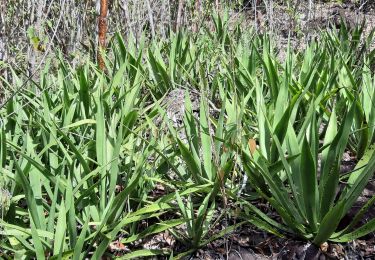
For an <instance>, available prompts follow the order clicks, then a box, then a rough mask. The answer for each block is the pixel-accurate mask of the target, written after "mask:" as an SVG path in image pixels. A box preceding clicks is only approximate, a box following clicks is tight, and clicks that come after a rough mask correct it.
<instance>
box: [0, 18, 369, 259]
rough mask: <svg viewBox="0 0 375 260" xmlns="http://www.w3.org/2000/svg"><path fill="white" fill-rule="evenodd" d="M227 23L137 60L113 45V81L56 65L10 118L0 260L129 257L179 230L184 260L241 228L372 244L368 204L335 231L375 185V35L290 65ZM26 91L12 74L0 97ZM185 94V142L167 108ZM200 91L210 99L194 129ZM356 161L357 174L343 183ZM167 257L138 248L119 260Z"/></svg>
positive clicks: (109, 74) (323, 48) (88, 68)
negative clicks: (139, 244)
mask: <svg viewBox="0 0 375 260" xmlns="http://www.w3.org/2000/svg"><path fill="white" fill-rule="evenodd" d="M226 19H227V18H226V17H225V16H224V17H223V18H220V17H214V18H213V24H214V27H215V32H212V31H210V30H209V29H208V28H207V34H205V36H204V35H202V34H198V35H194V37H191V36H190V35H189V33H184V32H180V33H178V34H175V35H172V36H171V38H170V39H169V40H168V41H156V40H155V41H152V42H150V43H146V42H145V41H144V40H141V41H138V42H137V45H136V44H135V43H136V41H135V40H132V39H129V40H128V42H127V43H125V42H124V40H123V38H122V37H121V36H119V35H117V36H116V37H115V38H114V39H113V42H112V43H111V48H112V49H111V53H110V54H109V57H108V58H107V59H106V61H105V62H106V68H107V71H106V73H103V72H101V71H99V70H98V69H97V67H96V66H95V65H94V64H92V63H91V62H90V61H87V63H86V64H85V65H84V66H82V67H80V68H78V69H74V68H71V67H70V66H69V65H68V64H66V63H64V61H63V60H62V59H61V60H60V66H59V69H58V70H57V71H53V70H52V69H50V68H49V67H48V65H47V66H46V68H45V69H44V70H43V71H42V72H41V77H40V82H32V83H30V84H29V85H28V87H27V88H25V89H24V90H23V91H22V92H20V93H19V94H18V95H16V96H14V97H13V98H12V99H11V100H9V102H7V103H6V104H5V106H4V107H2V108H1V110H0V114H1V118H2V121H1V122H2V125H1V134H0V148H1V149H0V155H1V156H0V165H1V174H2V175H3V176H5V177H4V178H5V180H6V182H7V188H8V190H9V191H10V192H11V194H12V198H11V201H10V205H9V209H8V210H7V212H6V214H5V215H4V216H3V219H2V220H1V222H0V226H1V231H0V232H1V235H2V238H1V241H0V247H1V249H2V250H3V252H6V254H8V255H10V256H14V257H18V258H28V257H36V258H37V259H45V258H46V257H52V258H62V257H65V258H73V259H83V258H87V257H91V258H94V259H98V258H100V257H102V256H103V255H107V256H112V257H113V256H114V255H113V254H114V253H112V252H111V251H110V250H109V246H110V244H111V243H112V242H113V241H119V242H121V243H122V244H124V245H126V246H129V247H131V246H132V245H133V246H134V243H133V242H135V241H138V240H139V239H142V238H145V237H147V236H152V235H153V234H156V233H160V232H164V231H165V230H169V231H170V234H172V235H173V236H174V237H175V238H176V239H177V240H178V241H180V243H182V244H184V245H185V246H186V248H187V249H188V251H187V252H184V253H182V254H180V255H178V256H177V258H180V257H182V256H183V255H185V254H187V253H191V252H193V251H194V250H196V249H198V248H199V247H202V246H204V245H206V244H207V243H210V242H211V241H212V240H213V239H216V238H219V237H220V236H223V235H225V234H227V233H228V232H231V231H233V230H234V229H235V228H237V227H238V226H240V225H242V224H243V223H246V222H250V223H253V224H256V225H257V226H258V227H260V228H263V229H265V230H267V231H269V232H272V233H274V234H278V235H283V234H293V235H296V236H299V237H302V238H305V239H308V240H311V241H313V242H314V243H316V244H320V243H322V242H324V241H326V240H333V241H348V240H351V239H354V238H356V237H360V236H363V235H365V234H366V233H368V232H371V231H373V230H374V229H375V222H374V221H375V220H371V221H370V222H368V223H367V224H365V225H364V226H362V227H360V228H359V229H353V228H356V227H357V226H356V225H357V224H358V222H359V221H360V220H361V217H362V216H363V214H364V213H365V211H366V210H367V209H368V208H370V207H371V206H372V204H373V203H374V201H375V198H374V197H373V198H371V199H370V200H369V201H368V203H367V204H366V205H364V206H363V208H362V209H361V210H360V211H359V212H358V214H357V215H356V217H355V218H354V219H353V221H352V223H351V224H350V225H349V226H346V227H345V228H344V229H342V230H337V227H338V224H339V222H340V220H341V219H342V218H343V217H344V216H345V214H346V213H347V212H348V210H349V209H350V208H351V207H352V205H353V203H354V202H355V201H356V199H357V197H358V196H359V195H360V194H361V192H362V191H363V189H364V187H365V185H366V184H367V183H368V180H369V178H371V177H372V176H373V173H374V171H375V154H374V153H373V151H374V148H373V146H372V145H373V143H374V138H375V137H374V136H375V133H374V129H375V128H374V123H375V106H374V105H373V99H374V97H375V88H374V86H375V78H374V77H373V75H371V69H370V68H369V67H370V66H373V65H374V52H369V51H368V47H369V46H370V44H371V43H372V35H370V36H369V37H368V38H366V41H363V40H362V39H363V37H361V34H362V29H363V27H358V28H357V29H356V30H355V31H353V32H349V31H348V30H347V29H346V28H345V26H344V25H343V27H342V29H341V30H340V31H339V32H326V33H323V32H322V36H321V37H322V38H321V41H320V42H319V43H317V42H312V43H311V44H310V45H309V46H308V47H307V48H306V49H305V50H301V51H300V52H293V51H291V50H289V51H288V54H287V56H286V58H285V61H284V63H281V62H280V61H279V59H278V58H276V55H275V54H274V49H273V47H272V46H273V44H272V38H270V37H268V36H266V35H252V34H249V33H243V32H241V30H240V29H239V28H236V30H235V31H234V32H230V31H229V30H228V28H227V22H226ZM21 81H22V78H20V77H19V76H18V75H17V74H16V73H13V75H12V82H5V81H4V83H5V84H9V85H13V86H20V85H22V82H21ZM175 88H184V89H186V95H185V101H184V106H185V116H184V119H183V123H182V125H183V126H182V127H181V128H176V127H175V126H174V125H173V124H172V122H171V120H169V119H168V115H167V113H166V107H165V106H164V105H162V104H163V102H162V100H163V99H164V98H165V97H166V95H167V93H168V92H170V91H171V90H172V89H175ZM190 91H195V92H198V93H200V101H199V112H198V116H197V115H196V114H197V113H196V112H195V111H193V106H192V104H191V100H190V98H189V92H190ZM213 111H215V112H213ZM158 118H161V119H162V120H161V124H162V125H161V126H160V125H158V124H157V123H156V122H157V121H159V120H157V119H158ZM321 126H324V127H323V128H324V131H320V130H319V129H320V128H321ZM182 132H183V133H184V135H185V136H186V138H182V137H181V133H182ZM249 140H251V141H252V142H251V143H252V144H254V141H255V140H256V141H257V143H258V147H254V145H252V147H251V148H249V146H248V143H249ZM348 151H349V152H350V153H352V154H355V155H356V156H357V158H358V159H360V161H359V162H358V164H357V166H356V168H355V169H354V170H353V171H352V172H350V173H347V174H346V175H341V174H340V171H339V169H340V163H341V157H342V155H343V153H344V152H348ZM320 162H321V163H320ZM319 164H321V166H319ZM245 176H247V177H248V182H247V183H245V184H247V185H248V186H249V187H250V188H252V190H250V191H249V189H244V190H242V188H241V186H242V184H243V182H244V180H246V178H245ZM341 182H343V183H345V185H344V188H343V189H340V183H341ZM156 184H158V185H161V186H162V187H163V192H162V194H161V195H157V196H156V195H155V191H156V190H155V189H156V188H155V186H156ZM341 186H342V185H341ZM253 191H255V192H256V193H254V192H253ZM339 191H340V192H339ZM338 192H339V193H338ZM250 193H251V194H250ZM236 194H240V195H241V196H239V197H238V196H237V195H236ZM250 195H251V196H250ZM254 198H255V199H257V198H264V199H266V200H267V201H268V202H269V205H270V210H274V211H276V212H277V213H278V215H279V217H280V218H281V219H282V220H283V221H282V222H281V223H280V221H277V220H276V219H272V218H271V217H269V216H268V215H267V214H265V212H262V211H261V210H260V209H258V208H257V204H256V201H255V200H254ZM230 202H236V203H237V205H241V207H242V208H243V209H244V211H243V212H242V213H241V214H239V216H240V217H241V220H243V221H237V222H236V223H237V224H232V225H231V224H229V225H227V226H226V227H225V228H224V229H222V230H218V229H217V225H216V224H217V223H219V222H220V221H222V220H223V219H224V218H226V217H227V216H230V215H234V212H233V207H231V206H232V205H233V203H230ZM219 208H220V210H218V209H219ZM145 222H146V223H148V227H147V228H145V225H144V224H142V223H145ZM172 253H173V252H170V251H168V250H163V249H160V250H151V249H141V248H138V249H135V250H133V251H132V252H131V253H127V254H125V255H123V257H124V258H132V257H136V256H151V255H165V254H167V255H171V254H172Z"/></svg>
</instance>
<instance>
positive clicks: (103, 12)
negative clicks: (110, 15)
mask: <svg viewBox="0 0 375 260" xmlns="http://www.w3.org/2000/svg"><path fill="white" fill-rule="evenodd" d="M107 12H108V2H107V0H100V16H99V22H98V29H99V49H98V63H99V69H100V70H102V71H104V70H105V63H104V59H103V57H102V52H104V51H105V45H106V44H105V35H106V33H107Z"/></svg>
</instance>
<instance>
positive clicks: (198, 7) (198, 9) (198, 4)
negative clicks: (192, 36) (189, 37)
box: [193, 0, 201, 32]
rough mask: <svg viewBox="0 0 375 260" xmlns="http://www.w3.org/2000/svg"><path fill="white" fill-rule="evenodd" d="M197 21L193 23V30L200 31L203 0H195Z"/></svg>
mask: <svg viewBox="0 0 375 260" xmlns="http://www.w3.org/2000/svg"><path fill="white" fill-rule="evenodd" d="M194 11H195V17H194V18H195V19H194V20H195V21H194V24H193V32H198V24H199V19H200V13H201V0H195V10H194Z"/></svg>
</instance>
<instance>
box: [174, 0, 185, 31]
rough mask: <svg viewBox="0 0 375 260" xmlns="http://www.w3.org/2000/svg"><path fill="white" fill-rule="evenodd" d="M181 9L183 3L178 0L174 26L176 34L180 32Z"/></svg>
mask: <svg viewBox="0 0 375 260" xmlns="http://www.w3.org/2000/svg"><path fill="white" fill-rule="evenodd" d="M183 7H184V1H183V0H179V1H178V7H177V17H176V25H175V31H176V32H178V31H179V30H180V26H181V19H182V9H183Z"/></svg>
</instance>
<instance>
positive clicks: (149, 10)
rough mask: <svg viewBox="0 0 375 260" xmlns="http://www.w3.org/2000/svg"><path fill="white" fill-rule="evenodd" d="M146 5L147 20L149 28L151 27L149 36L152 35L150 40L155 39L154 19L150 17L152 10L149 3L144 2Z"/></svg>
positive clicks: (147, 0)
mask: <svg viewBox="0 0 375 260" xmlns="http://www.w3.org/2000/svg"><path fill="white" fill-rule="evenodd" d="M146 4H147V12H148V19H149V21H150V27H151V35H152V38H153V39H155V26H154V18H153V16H152V9H151V5H150V1H149V0H146Z"/></svg>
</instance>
